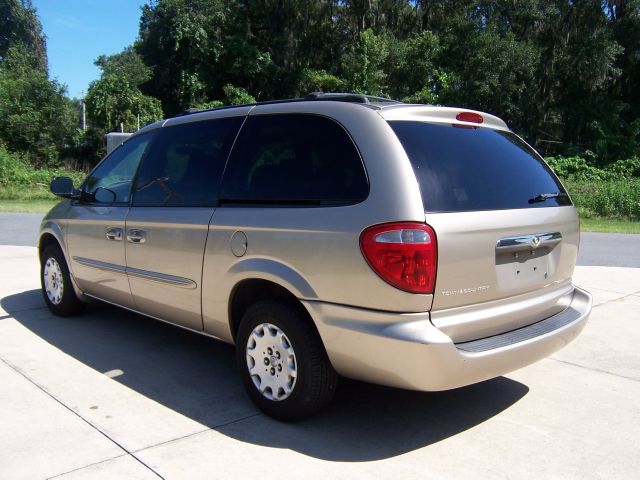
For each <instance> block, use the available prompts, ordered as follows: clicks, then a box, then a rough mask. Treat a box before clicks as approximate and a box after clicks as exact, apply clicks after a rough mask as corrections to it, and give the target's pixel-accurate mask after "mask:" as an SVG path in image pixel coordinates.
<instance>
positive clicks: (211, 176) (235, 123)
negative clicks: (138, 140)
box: [133, 117, 243, 207]
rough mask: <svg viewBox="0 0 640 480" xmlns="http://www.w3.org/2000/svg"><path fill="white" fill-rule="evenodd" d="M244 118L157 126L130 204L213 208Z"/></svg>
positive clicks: (138, 205)
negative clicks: (230, 151) (223, 172)
mask: <svg viewBox="0 0 640 480" xmlns="http://www.w3.org/2000/svg"><path fill="white" fill-rule="evenodd" d="M242 119H243V117H234V118H221V119H215V120H206V121H202V122H191V123H184V124H181V125H175V126H172V127H165V128H160V129H159V130H158V133H157V135H156V138H155V139H154V141H153V143H152V144H151V146H150V147H149V152H148V153H147V155H146V156H145V158H144V161H143V162H142V165H141V167H140V172H139V173H138V178H137V181H136V190H135V194H134V197H133V206H137V207H161V206H167V207H212V206H214V205H215V204H216V201H217V194H218V188H219V186H220V178H221V176H222V171H223V169H224V165H225V162H226V161H227V156H228V155H229V150H230V149H231V145H232V143H233V140H234V138H235V136H236V134H237V132H238V129H239V128H240V125H241V123H242Z"/></svg>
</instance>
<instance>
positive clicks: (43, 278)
mask: <svg viewBox="0 0 640 480" xmlns="http://www.w3.org/2000/svg"><path fill="white" fill-rule="evenodd" d="M40 262H41V263H40V282H41V285H42V296H43V297H44V301H45V303H46V304H47V307H49V310H51V311H52V312H53V313H54V314H56V315H58V316H61V317H69V316H71V315H75V314H77V313H79V312H81V311H82V310H83V309H84V306H85V304H84V303H83V302H81V301H80V300H79V299H78V297H77V296H76V292H75V291H74V290H73V285H72V284H71V277H70V275H69V269H68V268H67V262H66V260H65V258H64V255H63V254H62V251H61V250H60V247H58V246H57V245H49V246H48V247H46V248H45V249H44V252H43V254H42V258H41V260H40Z"/></svg>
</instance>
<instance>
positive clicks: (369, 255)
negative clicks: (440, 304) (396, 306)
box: [360, 222, 437, 293]
mask: <svg viewBox="0 0 640 480" xmlns="http://www.w3.org/2000/svg"><path fill="white" fill-rule="evenodd" d="M360 249H361V250H362V254H363V255H364V258H365V259H366V260H367V263H369V266H370V267H371V268H372V269H373V271H375V272H376V273H377V274H378V275H379V276H380V277H381V278H382V279H383V280H384V281H385V282H387V283H389V284H390V285H393V286H394V287H396V288H399V289H400V290H404V291H406V292H410V293H433V287H434V284H435V280H436V267H437V265H436V260H437V244H436V235H435V232H434V231H433V229H432V228H431V227H430V226H428V225H425V224H422V223H408V222H407V223H387V224H384V225H375V226H373V227H369V228H367V229H366V230H365V231H363V232H362V234H361V235H360Z"/></svg>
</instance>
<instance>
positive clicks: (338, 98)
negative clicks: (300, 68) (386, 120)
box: [304, 92, 402, 104]
mask: <svg viewBox="0 0 640 480" xmlns="http://www.w3.org/2000/svg"><path fill="white" fill-rule="evenodd" d="M304 99H305V100H325V101H332V102H353V103H367V104H371V103H402V102H400V101H398V100H394V99H392V98H386V97H376V96H374V95H365V94H363V93H348V92H346V93H324V92H311V93H310V94H308V95H307V96H306V97H305V98H304Z"/></svg>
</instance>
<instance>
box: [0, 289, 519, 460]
mask: <svg viewBox="0 0 640 480" xmlns="http://www.w3.org/2000/svg"><path fill="white" fill-rule="evenodd" d="M0 303H1V305H2V308H3V309H4V310H5V311H6V312H8V313H9V315H10V316H12V317H13V318H15V319H16V320H17V321H18V322H20V323H21V324H22V325H24V326H25V327H26V328H28V329H29V330H31V331H32V332H34V333H35V334H36V335H38V336H39V337H41V338H42V339H44V340H45V341H46V342H48V343H49V344H51V345H53V346H54V347H56V348H58V349H60V350H61V351H63V352H65V353H66V354H68V355H70V356H72V357H74V358H75V359H77V360H78V361H80V362H82V363H84V364H86V365H88V366H89V367H91V368H93V369H94V370H97V371H99V372H102V373H105V372H109V371H113V370H115V369H118V370H121V371H122V372H123V374H122V375H119V376H117V377H115V378H113V380H115V381H117V382H120V383H122V384H124V385H126V386H127V387H129V388H131V389H133V390H135V391H137V392H139V393H140V394H142V395H145V396H146V397H148V398H150V399H152V400H154V401H156V402H158V403H160V404H162V405H164V406H166V407H168V408H170V409H172V410H174V411H176V412H178V413H180V414H182V415H184V416H187V417H189V418H191V419H193V420H195V421H197V422H200V423H202V424H203V425H206V426H208V427H211V428H215V429H216V430H218V431H220V432H221V433H223V434H225V435H228V436H230V437H232V438H235V439H238V440H240V441H244V442H250V443H253V444H257V445H264V446H269V447H275V448H287V449H291V450H294V451H298V452H300V453H303V454H305V455H308V456H311V457H316V458H320V459H325V460H331V461H351V462H353V461H355V462H358V461H372V460H381V459H384V458H389V457H393V456H397V455H400V454H403V453H406V452H410V451H413V450H416V449H419V448H422V447H425V446H428V445H430V444H433V443H435V442H439V441H441V440H444V439H446V438H449V437H451V436H454V435H457V434H459V433H461V432H464V431H465V430H468V429H470V428H473V427H475V426H477V425H479V424H481V423H483V422H485V421H487V420H489V419H490V418H492V417H493V416H495V415H497V414H499V413H500V412H502V411H504V410H505V409H507V408H509V407H510V406H511V405H513V404H514V403H516V402H517V401H518V400H520V399H521V398H522V397H523V396H525V395H526V394H527V392H528V391H529V389H528V387H527V386H525V385H523V384H521V383H519V382H516V381H514V380H511V379H508V378H505V377H499V378H496V379H494V380H490V381H487V382H483V383H480V384H477V385H472V386H469V387H465V388H461V389H458V390H453V391H449V392H434V393H420V392H411V391H405V390H398V389H393V388H386V387H380V386H376V385H371V384H367V383H362V382H357V381H353V380H347V379H342V380H341V384H340V388H339V389H338V392H337V393H336V398H335V400H334V402H333V403H332V404H331V405H330V407H329V408H328V409H327V410H326V411H325V412H323V413H322V414H320V415H318V416H316V417H314V418H311V419H308V420H305V421H302V422H298V423H291V424H286V423H280V422H277V421H274V420H272V419H271V418H268V417H266V416H264V415H262V414H259V413H258V412H257V410H256V409H255V407H253V405H252V404H251V403H250V401H249V400H248V399H247V397H246V396H245V393H244V390H243V387H242V385H241V382H240V379H239V376H238V375H237V372H236V368H235V357H234V348H233V347H232V346H230V345H226V344H223V343H221V342H218V341H216V340H214V339H211V338H208V337H204V336H201V335H197V334H194V333H191V332H188V331H185V330H182V329H180V328H177V327H173V326H171V325H167V324H164V323H161V322H158V321H155V320H152V319H149V318H147V317H144V316H142V315H137V314H134V313H131V312H128V311H126V310H123V309H119V308H116V307H112V306H110V305H106V304H102V303H95V304H92V305H89V307H88V309H87V311H86V312H85V313H83V314H82V315H80V316H77V317H73V318H58V317H54V316H53V315H51V314H50V313H49V312H48V310H46V309H44V308H42V307H44V302H43V301H42V298H41V295H40V291H39V290H30V291H26V292H23V293H20V294H16V295H11V296H7V297H5V298H3V299H2V300H1V301H0ZM3 318H6V317H3ZM0 321H1V320H0ZM225 411H230V412H237V414H236V415H235V417H232V419H231V420H227V421H224V422H221V420H220V412H225Z"/></svg>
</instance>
